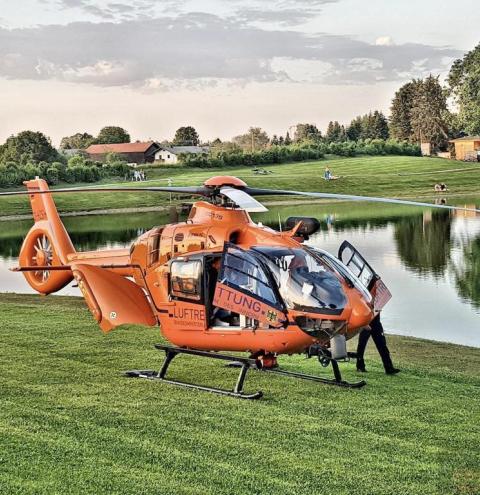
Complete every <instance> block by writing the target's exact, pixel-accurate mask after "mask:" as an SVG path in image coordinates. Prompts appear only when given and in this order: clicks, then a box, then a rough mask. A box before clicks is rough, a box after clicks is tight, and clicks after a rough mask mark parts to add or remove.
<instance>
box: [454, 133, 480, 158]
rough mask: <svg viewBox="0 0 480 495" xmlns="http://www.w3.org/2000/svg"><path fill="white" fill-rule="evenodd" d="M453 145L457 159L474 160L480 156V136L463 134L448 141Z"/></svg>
mask: <svg viewBox="0 0 480 495" xmlns="http://www.w3.org/2000/svg"><path fill="white" fill-rule="evenodd" d="M450 142H451V143H453V144H454V145H455V158H456V159H457V160H462V161H469V162H476V161H478V159H479V157H480V136H465V137H462V138H458V139H452V140H451V141H450Z"/></svg>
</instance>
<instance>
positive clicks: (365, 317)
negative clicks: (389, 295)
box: [348, 295, 374, 330]
mask: <svg viewBox="0 0 480 495" xmlns="http://www.w3.org/2000/svg"><path fill="white" fill-rule="evenodd" d="M352 299H353V300H352ZM350 304H351V307H352V312H351V314H350V318H349V319H348V328H349V329H352V330H355V329H357V328H361V327H365V326H367V325H369V324H370V322H371V321H372V319H373V317H374V312H373V309H372V307H371V306H370V305H369V304H368V303H367V301H366V300H365V299H364V298H363V297H361V296H360V295H358V296H357V295H355V296H354V297H353V298H352V297H350Z"/></svg>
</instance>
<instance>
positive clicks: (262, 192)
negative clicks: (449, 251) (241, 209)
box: [245, 188, 480, 213]
mask: <svg viewBox="0 0 480 495" xmlns="http://www.w3.org/2000/svg"><path fill="white" fill-rule="evenodd" d="M245 192H247V193H248V194H251V195H252V196H309V197H311V198H324V199H348V200H351V201H371V202H372V203H392V204H399V205H410V206H423V207H428V208H442V209H444V210H459V211H471V212H475V213H480V210H478V209H476V208H463V207H461V206H449V205H436V204H433V203H422V202H420V201H408V200H406V199H395V198H379V197H375V196H357V195H354V194H337V193H324V192H306V191H287V190H282V189H278V190H275V189H255V188H246V189H245Z"/></svg>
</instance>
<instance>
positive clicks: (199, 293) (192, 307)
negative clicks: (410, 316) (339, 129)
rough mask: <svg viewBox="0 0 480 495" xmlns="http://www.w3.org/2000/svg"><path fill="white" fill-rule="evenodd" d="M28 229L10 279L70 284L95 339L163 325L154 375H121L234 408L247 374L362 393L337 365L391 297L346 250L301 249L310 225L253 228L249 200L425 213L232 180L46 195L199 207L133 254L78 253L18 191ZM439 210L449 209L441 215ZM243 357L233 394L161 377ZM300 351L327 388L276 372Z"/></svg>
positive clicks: (43, 191) (51, 286)
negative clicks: (253, 371) (337, 202)
mask: <svg viewBox="0 0 480 495" xmlns="http://www.w3.org/2000/svg"><path fill="white" fill-rule="evenodd" d="M25 184H26V186H27V191H16V192H9V193H0V195H2V196H5V195H17V194H28V195H29V197H30V202H31V206H32V211H33V217H34V220H35V224H34V226H33V227H32V228H31V230H30V231H29V233H28V234H27V236H26V238H25V240H24V242H23V245H22V248H21V251H20V255H19V265H20V266H19V267H18V268H16V270H17V271H21V272H23V273H24V276H25V278H26V279H27V281H28V283H29V284H30V285H31V286H32V287H33V288H34V289H35V290H37V291H38V292H40V293H43V294H49V293H52V292H55V291H58V290H59V289H61V288H62V287H64V286H65V285H66V284H68V283H69V282H70V281H72V279H75V280H76V281H77V283H78V286H79V287H80V289H81V291H82V294H83V296H84V298H85V300H86V303H87V306H88V308H89V309H90V311H91V313H92V314H93V316H94V318H95V319H96V321H97V322H98V323H99V325H100V327H101V329H102V330H103V331H104V332H108V331H110V330H112V329H114V328H115V327H118V326H119V325H122V324H126V323H130V324H140V325H148V326H155V325H157V324H159V325H160V326H161V331H162V334H163V335H164V336H165V338H166V339H168V340H169V341H170V342H171V343H172V344H174V346H164V345H157V346H156V347H157V348H158V349H161V350H163V351H165V353H166V356H165V361H164V363H163V365H162V368H161V369H160V371H159V372H153V371H148V370H143V371H142V370H139V371H132V372H129V375H130V376H135V377H141V378H151V379H159V380H164V381H167V382H169V383H175V384H178V385H183V386H188V387H193V388H198V389H202V390H208V391H212V392H216V393H222V394H225V395H233V396H237V397H243V398H258V397H260V396H261V392H257V393H254V394H245V393H244V392H243V385H244V380H245V376H246V373H247V371H248V369H249V368H250V367H255V368H257V369H263V370H265V371H270V372H274V373H281V374H285V375H290V376H294V377H297V378H303V379H309V380H313V381H319V382H324V383H332V384H336V385H340V386H347V387H348V386H350V387H359V386H362V385H364V382H358V383H348V382H345V381H343V380H342V379H341V375H340V371H339V368H338V365H337V360H341V359H345V358H347V357H348V354H347V352H346V346H345V342H346V340H347V339H349V338H351V337H353V336H354V335H355V334H356V333H357V332H358V330H359V329H361V328H362V327H364V326H366V325H368V324H369V323H370V321H371V320H372V318H373V317H374V315H375V313H376V312H378V311H379V310H380V309H381V308H382V307H383V306H384V305H385V303H386V302H387V301H388V300H389V298H390V293H389V292H388V289H387V288H386V287H385V286H384V285H383V283H382V282H381V281H380V279H379V277H378V276H377V275H376V274H375V272H374V271H373V269H372V268H371V267H370V266H369V265H368V263H367V262H366V261H365V260H364V259H363V258H362V257H361V255H360V254H359V253H358V252H357V251H356V250H355V249H354V248H353V247H352V246H351V245H350V244H349V243H348V242H344V243H343V244H342V246H341V248H340V251H339V258H340V260H344V263H343V262H342V261H340V260H339V259H337V258H335V257H334V256H332V255H330V254H329V253H327V252H325V251H322V250H317V249H312V248H308V247H306V246H304V245H303V244H302V242H303V240H304V239H305V238H307V237H308V235H310V234H312V233H314V232H315V231H316V229H318V222H317V221H316V220H315V219H305V218H299V219H290V227H291V229H290V230H288V231H285V232H276V231H274V230H272V229H270V228H267V227H264V226H262V225H261V224H255V223H254V222H253V221H252V220H251V218H250V216H249V212H259V211H266V208H265V207H264V206H263V205H261V204H260V203H259V202H258V201H256V200H255V199H254V198H253V197H252V196H255V195H257V196H260V195H279V194H285V195H294V196H298V195H306V196H311V197H328V198H346V199H359V200H369V201H377V202H385V203H389V202H393V203H401V204H414V205H423V206H432V207H435V206H434V205H428V204H424V203H417V202H409V201H403V200H389V199H386V198H366V197H358V196H351V195H337V194H330V193H306V192H298V191H277V190H268V189H252V188H249V187H247V185H246V184H245V183H244V182H243V181H241V180H240V179H237V178H235V177H229V176H221V177H214V178H211V179H209V180H207V181H206V182H205V183H204V185H203V186H202V187H147V188H101V187H100V188H95V189H91V188H86V189H82V188H74V189H57V190H55V191H53V192H55V193H57V192H69V193H75V192H79V191H85V192H95V191H114V192H121V191H140V192H148V191H150V192H176V193H183V194H191V195H200V196H204V197H205V198H206V199H208V200H209V201H198V202H196V203H195V204H194V205H193V207H192V209H191V211H190V214H189V217H188V219H187V221H186V222H181V223H172V224H169V225H165V226H162V227H157V228H154V229H152V230H150V231H148V232H146V233H144V234H143V235H141V236H140V237H139V238H138V239H137V240H136V241H135V242H134V243H133V245H132V246H131V248H130V249H111V250H103V251H90V252H76V251H75V248H74V246H73V244H72V242H71V240H70V237H69V235H68V233H67V232H66V230H65V228H64V226H63V224H62V222H61V220H60V218H59V215H58V213H57V210H56V208H55V204H54V202H53V199H52V195H51V192H50V191H49V190H48V187H47V184H46V182H45V181H43V180H41V179H35V180H31V181H27V182H26V183H25ZM436 207H437V208H447V209H455V208H454V207H449V206H436ZM218 351H241V352H247V353H249V355H250V356H249V357H248V358H243V357H240V358H237V357H235V360H236V361H238V364H239V365H240V366H241V371H240V374H239V377H238V380H237V383H236V385H235V387H234V389H233V391H229V390H223V389H216V388H210V387H203V386H199V385H193V384H187V383H183V382H177V381H173V380H167V379H166V378H165V376H166V372H167V369H168V367H169V364H170V362H171V361H172V359H173V358H174V357H175V356H177V355H178V354H182V353H183V354H190V355H196V356H202V357H210V358H216V359H223V360H232V356H231V355H227V354H219V353H218ZM301 352H307V353H308V354H309V355H317V356H318V357H319V360H320V362H321V363H322V364H324V365H327V364H328V363H329V362H331V363H332V366H333V370H334V374H335V378H334V379H326V378H320V377H316V376H311V375H304V374H300V373H293V372H287V371H282V370H279V369H276V367H277V356H278V355H280V354H295V353H301Z"/></svg>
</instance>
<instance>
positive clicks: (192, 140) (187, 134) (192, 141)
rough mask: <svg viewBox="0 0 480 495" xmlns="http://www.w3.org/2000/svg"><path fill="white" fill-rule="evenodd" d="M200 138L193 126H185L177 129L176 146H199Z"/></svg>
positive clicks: (174, 139) (174, 141) (174, 140)
mask: <svg viewBox="0 0 480 495" xmlns="http://www.w3.org/2000/svg"><path fill="white" fill-rule="evenodd" d="M199 142H200V138H199V137H198V133H197V131H196V130H195V128H194V127H192V126H190V125H189V126H184V127H180V128H178V129H177V131H176V132H175V137H174V138H173V144H174V146H198V144H199Z"/></svg>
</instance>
